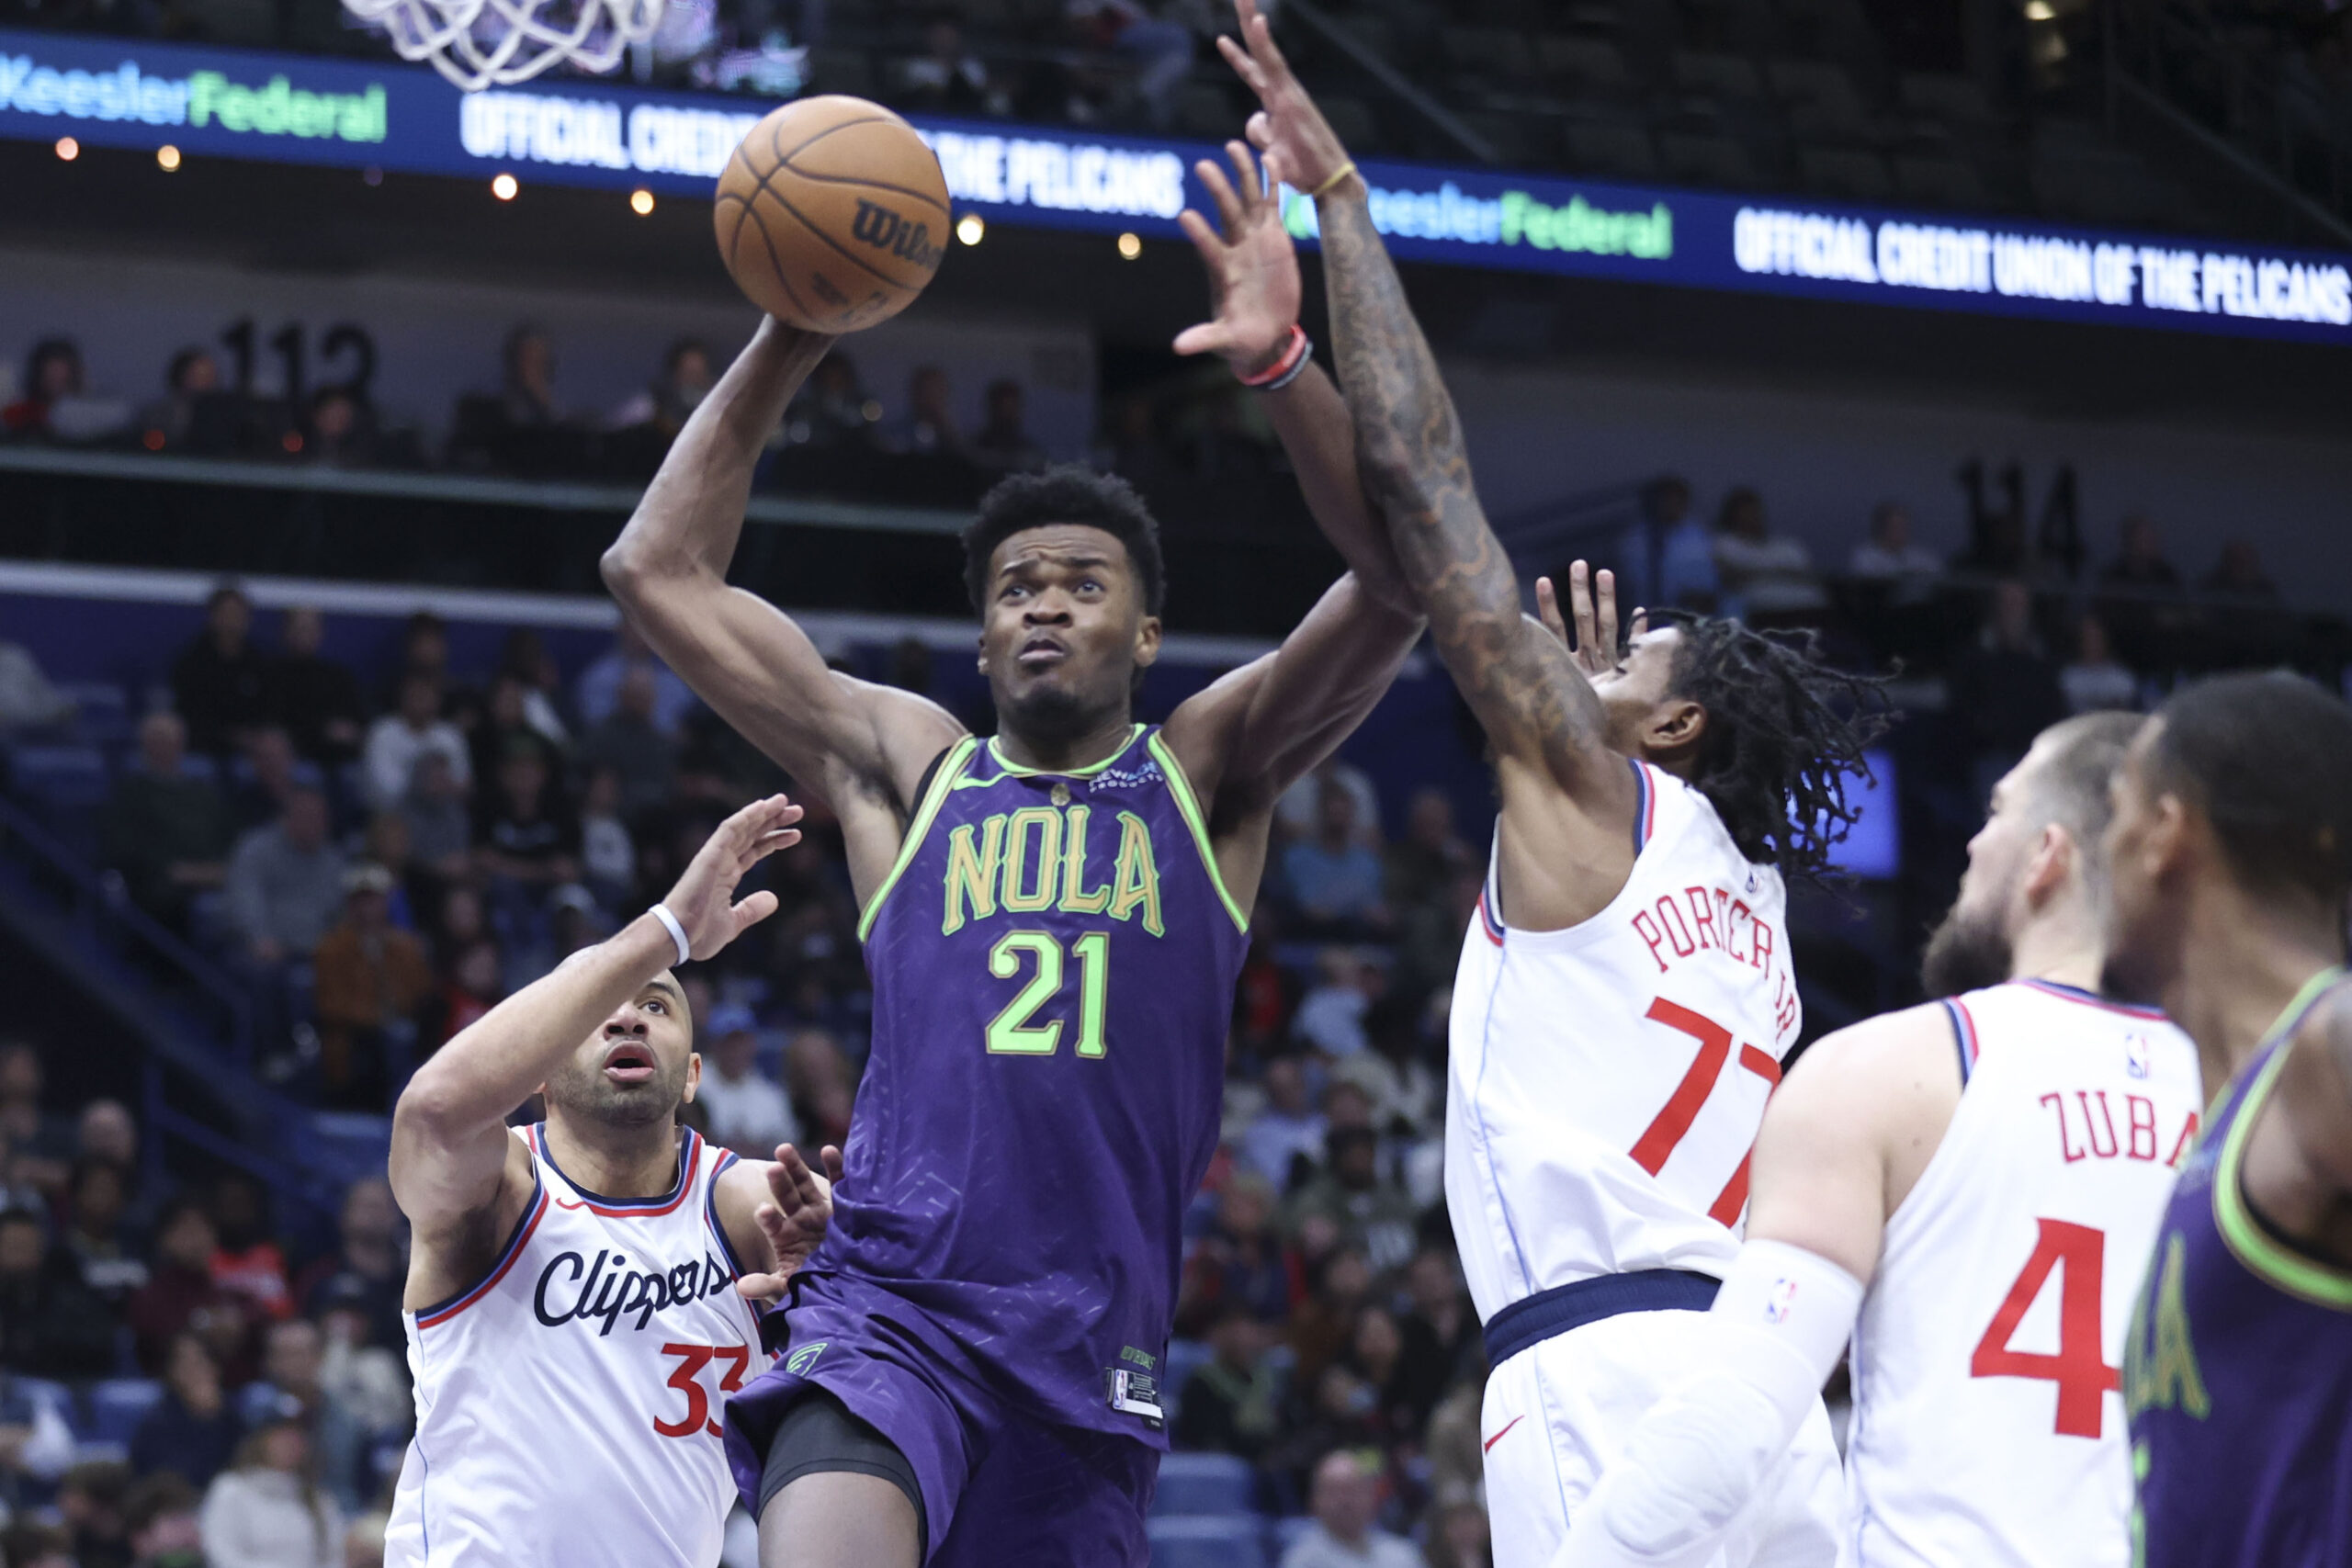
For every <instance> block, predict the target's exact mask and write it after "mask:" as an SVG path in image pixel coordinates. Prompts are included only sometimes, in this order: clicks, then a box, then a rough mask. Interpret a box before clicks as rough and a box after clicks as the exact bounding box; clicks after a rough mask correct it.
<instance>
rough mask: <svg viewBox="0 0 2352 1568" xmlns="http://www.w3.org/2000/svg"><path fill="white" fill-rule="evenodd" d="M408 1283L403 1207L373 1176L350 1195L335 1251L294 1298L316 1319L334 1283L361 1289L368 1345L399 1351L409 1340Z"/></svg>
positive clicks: (308, 1272) (308, 1274)
mask: <svg viewBox="0 0 2352 1568" xmlns="http://www.w3.org/2000/svg"><path fill="white" fill-rule="evenodd" d="M407 1280H408V1252H407V1249H406V1247H404V1246H403V1245H402V1243H401V1213H400V1209H399V1206H398V1205H396V1204H395V1203H394V1202H393V1201H392V1190H391V1187H390V1184H389V1183H387V1182H386V1181H385V1180H384V1179H382V1178H380V1177H368V1178H366V1179H362V1180H359V1181H355V1182H353V1183H352V1184H351V1185H350V1186H349V1187H348V1188H346V1189H345V1191H344V1194H343V1209H342V1212H341V1213H340V1214H339V1215H338V1217H337V1220H336V1232H335V1245H334V1249H333V1250H332V1251H330V1252H328V1253H327V1254H326V1255H325V1256H324V1257H322V1258H318V1259H316V1260H315V1261H313V1262H312V1263H311V1265H310V1267H309V1268H307V1269H304V1270H303V1271H302V1274H301V1277H300V1279H298V1280H296V1281H295V1287H294V1294H295V1299H296V1300H297V1301H298V1302H300V1303H301V1307H302V1310H303V1311H304V1312H305V1313H308V1314H312V1315H316V1314H319V1313H321V1312H322V1311H324V1310H325V1308H324V1307H323V1306H322V1304H321V1299H320V1295H319V1292H322V1291H323V1290H324V1289H326V1287H327V1286H329V1285H331V1284H343V1283H354V1284H356V1285H357V1287H358V1288H359V1289H360V1291H361V1292H363V1293H364V1295H365V1299H366V1302H367V1313H368V1333H367V1342H368V1343H369V1344H374V1345H381V1346H383V1347H385V1348H397V1347H399V1346H401V1344H402V1342H403V1338H404V1336H403V1332H402V1330H401V1290H402V1288H403V1287H404V1286H405V1285H406V1283H407Z"/></svg>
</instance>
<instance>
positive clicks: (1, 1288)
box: [0, 1209, 115, 1378]
mask: <svg viewBox="0 0 2352 1568" xmlns="http://www.w3.org/2000/svg"><path fill="white" fill-rule="evenodd" d="M114 1321H115V1320H114V1314H112V1313H110V1312H108V1311H107V1304H106V1303H105V1302H104V1301H103V1300H101V1299H100V1298H99V1297H98V1296H97V1295H96V1294H95V1293H93V1292H91V1291H90V1289H89V1288H88V1287H87V1286H85V1285H84V1284H83V1283H82V1279H81V1275H80V1272H79V1271H78V1270H77V1269H75V1268H74V1264H73V1260H72V1258H70V1257H69V1256H67V1255H65V1254H63V1253H62V1252H52V1251H51V1247H50V1245H49V1233H48V1229H47V1227H46V1226H45V1225H43V1224H42V1223H41V1216H40V1214H38V1213H33V1212H32V1211H30V1210H27V1209H9V1210H6V1212H0V1368H6V1370H7V1371H12V1372H17V1373H21V1374H23V1375H25V1376H28V1377H44V1378H95V1377H103V1376H105V1375H106V1373H107V1371H109V1370H111V1369H112V1367H113V1365H114Z"/></svg>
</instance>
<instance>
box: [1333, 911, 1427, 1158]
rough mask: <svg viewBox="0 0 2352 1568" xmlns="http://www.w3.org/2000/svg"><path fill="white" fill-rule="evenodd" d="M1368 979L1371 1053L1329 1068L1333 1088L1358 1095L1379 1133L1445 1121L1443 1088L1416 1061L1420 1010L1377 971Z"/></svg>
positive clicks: (1366, 1026) (1365, 1026) (1366, 1034)
mask: <svg viewBox="0 0 2352 1568" xmlns="http://www.w3.org/2000/svg"><path fill="white" fill-rule="evenodd" d="M1457 940H1458V938H1457ZM1368 967H1369V966H1368ZM1371 976H1372V978H1374V980H1375V981H1376V982H1377V983H1376V984H1374V985H1372V986H1370V987H1367V988H1368V990H1370V992H1371V993H1372V1001H1371V1005H1370V1006H1369V1007H1368V1008H1366V1009H1365V1010H1364V1013H1363V1021H1362V1025H1361V1027H1362V1032H1363V1038H1364V1043H1365V1044H1366V1045H1368V1046H1369V1047H1370V1049H1368V1050H1363V1051H1359V1052H1357V1053H1356V1054H1355V1055H1351V1056H1347V1057H1343V1058H1341V1059H1340V1060H1339V1061H1336V1062H1334V1063H1332V1064H1331V1078H1332V1083H1331V1088H1332V1089H1340V1088H1343V1087H1344V1088H1350V1089H1355V1090H1357V1091H1358V1092H1359V1093H1361V1094H1362V1095H1363V1097H1364V1100H1365V1103H1366V1108H1367V1112H1368V1115H1367V1122H1368V1124H1369V1125H1371V1126H1374V1127H1376V1128H1379V1129H1381V1130H1383V1131H1387V1130H1390V1129H1393V1128H1396V1127H1398V1126H1403V1127H1406V1128H1408V1129H1409V1128H1414V1127H1432V1126H1435V1125H1437V1124H1438V1123H1439V1122H1441V1121H1442V1119H1443V1110H1444V1104H1445V1086H1444V1085H1443V1083H1442V1082H1441V1081H1440V1079H1439V1077H1438V1075H1437V1074H1436V1073H1434V1072H1431V1071H1430V1066H1429V1064H1428V1063H1427V1062H1424V1061H1422V1060H1421V1058H1420V1044H1421V1041H1420V1009H1419V1005H1418V1003H1417V1001H1416V999H1415V998H1413V997H1411V996H1408V995H1400V994H1398V993H1397V991H1396V990H1395V989H1394V988H1393V987H1390V986H1389V985H1388V983H1387V981H1386V980H1385V978H1381V977H1379V972H1378V971H1377V970H1376V969H1375V970H1372V972H1371Z"/></svg>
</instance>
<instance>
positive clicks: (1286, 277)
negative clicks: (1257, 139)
mask: <svg viewBox="0 0 2352 1568" xmlns="http://www.w3.org/2000/svg"><path fill="white" fill-rule="evenodd" d="M1225 155H1226V156H1227V158H1230V159H1231V160H1233V178H1232V179H1230V180H1228V179H1227V178H1226V177H1225V171H1224V170H1223V169H1222V168H1219V167H1218V166H1217V164H1216V161H1215V160H1214V159H1209V158H1204V159H1202V160H1201V161H1200V162H1199V163H1197V164H1193V170H1194V171H1195V172H1196V173H1198V174H1199V175H1200V176H1201V184H1203V185H1204V186H1207V187H1208V192H1209V195H1210V196H1211V197H1215V198H1216V215H1217V225H1216V227H1215V228H1212V227H1210V225H1209V220H1207V219H1205V218H1204V217H1202V216H1201V215H1200V214H1199V213H1197V212H1195V211H1193V209H1191V208H1189V207H1188V208H1186V209H1184V210H1183V211H1182V212H1180V213H1178V214H1177V215H1176V221H1177V222H1178V223H1179V224H1180V225H1182V228H1183V230H1184V232H1185V234H1186V235H1187V236H1188V237H1190V239H1191V240H1192V242H1193V249H1194V250H1196V251H1198V252H1200V253H1201V260H1202V262H1203V263H1204V265H1206V266H1207V267H1208V271H1209V316H1210V319H1209V320H1207V321H1203V322H1202V323H1201V324H1200V325H1198V326H1194V327H1186V328H1185V329H1184V330H1183V331H1182V332H1181V333H1177V334H1176V352H1177V353H1179V354H1214V355H1220V356H1222V357H1223V358H1224V360H1225V362H1226V363H1227V365H1230V366H1232V367H1233V368H1234V370H1235V371H1236V372H1238V374H1240V375H1244V376H1251V375H1256V374H1257V373H1259V372H1261V371H1262V370H1266V369H1268V368H1269V367H1272V365H1273V363H1274V362H1275V361H1276V360H1277V359H1279V358H1281V357H1282V355H1283V350H1284V349H1286V348H1288V347H1289V346H1290V330H1291V328H1292V327H1294V326H1295V325H1296V324H1297V322H1298V303H1299V283H1298V252H1297V250H1296V248H1295V247H1294V246H1293V245H1292V243H1291V239H1290V231H1288V230H1286V229H1284V228H1283V214H1282V201H1281V198H1280V196H1279V193H1278V191H1277V190H1276V189H1275V188H1274V187H1275V186H1277V185H1278V184H1279V182H1280V180H1281V177H1282V176H1281V175H1280V173H1279V172H1278V171H1279V164H1278V163H1277V161H1276V159H1275V157H1274V155H1273V154H1272V153H1268V154H1267V156H1266V172H1265V175H1264V176H1263V178H1261V177H1260V175H1259V173H1258V161H1257V160H1256V159H1255V158H1252V157H1251V156H1250V149H1249V147H1248V146H1247V145H1245V144H1244V143H1242V142H1239V141H1228V142H1227V143H1226V144H1225Z"/></svg>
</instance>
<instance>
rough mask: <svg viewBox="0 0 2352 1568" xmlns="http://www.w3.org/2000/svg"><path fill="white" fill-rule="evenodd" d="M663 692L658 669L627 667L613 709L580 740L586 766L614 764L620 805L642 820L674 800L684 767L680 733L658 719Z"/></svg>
mask: <svg viewBox="0 0 2352 1568" xmlns="http://www.w3.org/2000/svg"><path fill="white" fill-rule="evenodd" d="M660 700H661V692H660V689H659V687H658V686H657V684H656V683H655V682H654V678H653V671H651V670H650V669H648V668H646V667H645V666H644V665H638V666H635V667H634V668H632V669H629V670H628V671H624V672H623V673H622V675H621V680H620V684H619V686H618V687H617V688H616V690H615V692H614V694H613V711H612V712H610V713H608V714H606V715H605V716H604V717H603V718H602V719H600V720H598V721H597V722H596V724H594V726H593V727H591V728H590V729H589V730H588V732H587V733H586V734H584V735H582V737H581V738H580V763H581V766H582V767H583V768H609V769H610V770H612V771H613V773H616V775H618V777H619V780H620V796H621V797H620V809H621V813H622V815H623V816H625V817H629V818H636V817H639V816H641V815H643V814H644V813H646V812H649V811H651V810H652V809H654V808H655V807H659V806H661V805H662V804H663V803H665V802H666V801H668V800H669V798H670V788H671V782H672V775H673V773H676V771H677V766H678V742H677V739H676V738H675V736H674V735H673V733H672V732H670V731H667V730H664V729H663V728H662V726H661V725H660V724H659V723H658V722H656V720H655V716H654V715H655V705H656V704H657V703H658V702H659V701H660Z"/></svg>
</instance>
